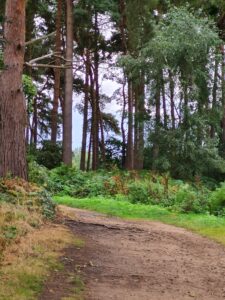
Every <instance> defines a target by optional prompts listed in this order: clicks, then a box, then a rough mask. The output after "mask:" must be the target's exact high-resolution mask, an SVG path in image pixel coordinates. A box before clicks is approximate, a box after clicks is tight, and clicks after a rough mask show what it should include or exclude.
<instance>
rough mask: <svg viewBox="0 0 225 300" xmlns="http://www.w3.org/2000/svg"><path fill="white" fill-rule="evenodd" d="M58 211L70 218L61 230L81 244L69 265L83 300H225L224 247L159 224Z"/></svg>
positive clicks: (77, 211) (92, 213) (79, 211)
mask: <svg viewBox="0 0 225 300" xmlns="http://www.w3.org/2000/svg"><path fill="white" fill-rule="evenodd" d="M62 209H63V210H64V211H67V212H68V211H69V213H70V215H73V214H74V220H67V221H66V224H67V225H68V226H69V227H70V228H71V230H72V231H73V232H74V234H75V235H76V236H80V237H82V239H84V240H85V247H84V248H81V249H80V250H79V251H76V254H75V255H74V260H75V262H74V264H76V265H77V266H79V267H80V272H81V274H82V277H83V279H84V282H85V285H86V292H85V296H84V298H85V299H86V300H110V299H113V300H116V299H118V300H186V299H197V300H220V299H221V300H222V299H225V248H224V247H223V246H221V245H219V244H217V243H214V242H213V241H209V240H208V239H206V238H203V237H200V236H198V235H196V234H193V233H191V232H188V231H186V230H184V229H180V228H176V227H174V226H169V225H164V224H161V223H156V222H142V221H140V222H137V221H135V222H133V221H123V220H120V219H116V218H108V217H106V216H103V215H101V214H98V213H94V212H89V211H83V210H78V209H70V208H62ZM52 299H53V298H52ZM57 299H60V298H55V300H57Z"/></svg>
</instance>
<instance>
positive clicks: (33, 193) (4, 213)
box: [0, 178, 56, 261]
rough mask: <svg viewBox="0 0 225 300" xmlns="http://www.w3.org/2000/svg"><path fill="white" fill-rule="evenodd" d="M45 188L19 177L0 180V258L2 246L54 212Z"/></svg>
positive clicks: (8, 243)
mask: <svg viewBox="0 0 225 300" xmlns="http://www.w3.org/2000/svg"><path fill="white" fill-rule="evenodd" d="M55 206H56V205H55V204H54V203H53V201H52V199H51V197H50V196H49V194H48V192H46V191H45V190H44V189H42V188H39V187H38V186H37V185H35V184H31V183H28V182H26V181H24V180H22V179H17V178H15V179H11V178H7V179H2V180H0V261H1V260H2V259H3V255H4V251H5V249H6V248H7V247H8V246H9V245H10V244H12V243H18V242H19V240H20V238H21V237H23V236H25V235H26V234H28V233H29V232H32V231H33V230H34V229H38V228H40V226H41V225H43V224H44V222H45V220H46V219H52V218H53V217H54V215H55Z"/></svg>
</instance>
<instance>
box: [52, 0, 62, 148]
mask: <svg viewBox="0 0 225 300" xmlns="http://www.w3.org/2000/svg"><path fill="white" fill-rule="evenodd" d="M61 22H62V0H58V5H57V16H56V37H55V52H56V53H57V54H58V55H60V54H61ZM55 64H56V65H60V58H56V61H55ZM60 74H61V72H60V69H57V68H55V69H54V76H55V82H54V98H53V107H52V111H51V142H52V143H53V144H56V141H57V127H58V107H59V97H60Z"/></svg>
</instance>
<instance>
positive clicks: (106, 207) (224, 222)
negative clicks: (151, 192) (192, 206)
mask: <svg viewBox="0 0 225 300" xmlns="http://www.w3.org/2000/svg"><path fill="white" fill-rule="evenodd" d="M54 200H55V201H56V203H58V204H62V205H67V206H70V207H76V208H82V209H90V210H95V211H98V212H101V213H105V214H107V215H109V216H117V217H121V218H126V219H146V220H152V221H160V222H163V223H166V224H171V225H175V226H179V227H183V228H186V229H189V230H192V231H194V232H196V233H199V234H201V235H203V236H207V237H209V238H211V239H213V240H215V241H217V242H220V243H222V244H224V245H225V218H218V217H215V216H210V215H201V214H181V213H176V212H171V211H169V210H167V209H165V208H162V207H160V206H151V205H143V204H132V203H130V202H128V201H123V200H114V199H111V198H109V199H107V198H103V197H95V198H85V199H76V198H71V197H69V196H55V197H54Z"/></svg>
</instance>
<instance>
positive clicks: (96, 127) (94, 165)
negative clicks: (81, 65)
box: [92, 12, 99, 170]
mask: <svg viewBox="0 0 225 300" xmlns="http://www.w3.org/2000/svg"><path fill="white" fill-rule="evenodd" d="M98 34H99V29H98V13H97V12H95V52H94V83H95V86H94V88H95V92H94V95H95V97H94V99H93V102H92V103H93V105H92V124H93V125H92V126H93V158H92V169H93V170H97V169H98V165H99V109H98V108H99V74H98V68H99V53H98Z"/></svg>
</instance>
